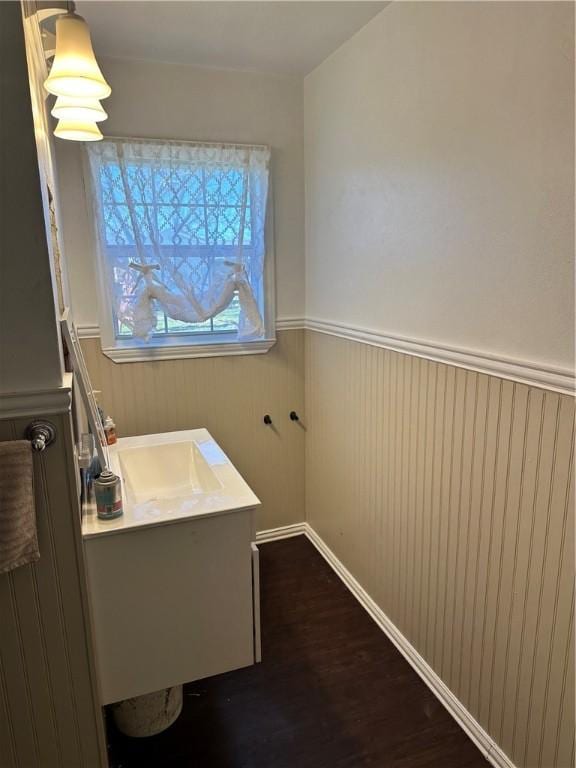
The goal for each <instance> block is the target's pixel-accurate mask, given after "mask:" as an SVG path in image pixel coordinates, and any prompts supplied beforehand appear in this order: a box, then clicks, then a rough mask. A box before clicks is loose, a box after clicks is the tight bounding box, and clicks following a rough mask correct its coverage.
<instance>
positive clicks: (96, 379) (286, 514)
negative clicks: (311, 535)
mask: <svg viewBox="0 0 576 768" xmlns="http://www.w3.org/2000/svg"><path fill="white" fill-rule="evenodd" d="M82 348H83V350H84V355H85V357H86V364H87V366H88V370H89V372H90V377H91V380H92V385H93V387H94V388H95V389H96V390H100V392H101V394H99V395H98V399H99V401H100V403H101V404H102V406H103V408H104V409H105V411H106V412H107V413H110V414H111V415H112V416H113V417H114V420H115V422H116V426H117V430H118V434H119V435H120V436H128V435H142V434H146V433H149V434H150V433H155V432H169V431H172V430H179V429H194V428H196V427H206V429H208V431H209V432H210V433H211V434H212V435H213V437H214V438H215V440H216V441H217V442H218V443H219V444H220V445H221V446H222V448H223V449H224V450H225V451H226V453H227V454H228V456H229V457H230V459H231V460H232V462H233V463H234V465H235V466H236V467H237V468H238V470H239V471H240V473H241V474H242V475H243V477H244V478H245V480H246V481H247V482H248V484H249V485H250V486H251V488H252V489H253V490H254V492H255V493H256V495H257V496H258V497H259V499H260V500H261V502H262V507H261V508H260V510H259V511H258V521H257V522H258V528H259V529H262V528H275V527H277V526H281V525H288V524H290V523H293V522H298V521H300V520H302V518H303V516H304V434H305V432H304V429H303V428H302V426H301V425H300V424H298V423H295V422H293V421H290V418H289V413H290V411H292V410H295V411H296V412H298V413H302V412H303V408H304V331H303V330H290V331H280V332H279V333H278V341H277V343H276V344H275V345H274V347H272V349H271V350H270V351H269V352H268V353H267V354H265V355H239V356H232V357H211V358H198V359H184V360H159V361H157V362H140V363H122V364H118V363H113V362H112V361H111V360H110V359H109V358H108V357H106V356H105V355H104V354H102V351H101V349H100V340H99V339H97V338H84V339H82ZM265 414H269V415H270V416H271V418H272V425H271V426H266V425H265V424H264V423H263V421H262V419H263V416H264V415H265Z"/></svg>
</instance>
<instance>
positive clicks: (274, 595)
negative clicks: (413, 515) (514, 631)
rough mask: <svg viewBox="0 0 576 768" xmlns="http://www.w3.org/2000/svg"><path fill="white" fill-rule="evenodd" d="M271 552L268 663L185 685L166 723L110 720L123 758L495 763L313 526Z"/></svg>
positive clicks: (265, 559) (166, 766)
mask: <svg viewBox="0 0 576 768" xmlns="http://www.w3.org/2000/svg"><path fill="white" fill-rule="evenodd" d="M260 551H261V558H260V562H261V586H262V646H263V656H264V661H263V662H262V663H261V664H258V665H256V666H253V667H250V668H248V669H243V670H238V671H237V672H230V673H228V674H225V675H220V676H218V677H213V678H210V679H208V680H202V681H200V682H197V683H192V684H189V685H187V686H185V688H184V710H183V712H182V715H181V716H180V718H179V720H178V721H177V722H176V723H175V724H174V725H173V726H172V727H171V728H169V729H168V730H167V731H165V732H164V733H162V734H160V735H158V736H154V737H151V738H148V739H127V738H125V737H122V736H121V735H120V734H118V733H117V732H115V731H114V729H113V728H110V734H109V737H110V754H111V763H112V765H113V766H114V768H132V766H134V767H136V766H138V768H143V767H144V766H158V767H159V768H160V767H161V768H176V767H177V766H178V767H180V766H182V768H184V767H185V766H186V767H187V768H188V767H190V768H192V766H194V767H196V766H197V767H198V768H360V767H361V766H362V767H363V766H372V767H373V768H432V767H433V768H480V767H482V768H485V766H487V765H488V763H487V762H486V761H485V760H484V759H483V757H482V756H481V754H480V753H479V752H478V750H477V749H476V747H475V746H474V745H473V744H472V742H471V741H470V740H469V739H468V737H467V736H466V735H465V734H464V732H463V731H462V730H461V729H460V728H459V727H458V725H457V724H456V723H455V722H454V720H453V719H452V718H451V717H450V715H448V713H447V712H446V710H445V709H444V708H443V707H442V706H441V705H440V704H439V703H438V701H437V700H436V698H435V697H434V696H433V695H432V693H431V692H430V691H429V690H428V688H427V687H426V686H425V685H424V683H423V682H422V681H421V680H420V678H419V677H418V676H417V675H416V673H415V672H414V671H413V670H412V669H411V667H410V666H409V665H408V663H407V662H406V661H405V660H404V659H403V657H402V656H401V655H400V654H399V653H398V651H397V650H396V649H395V648H394V646H393V645H392V644H391V643H390V642H389V641H388V640H387V639H386V637H385V636H384V634H383V633H382V632H381V630H380V629H379V628H378V627H377V626H376V624H374V622H373V621H372V620H371V619H370V617H369V616H368V614H367V613H366V612H365V611H364V610H363V608H362V607H361V606H360V605H359V604H358V603H357V602H356V600H355V599H354V598H353V597H352V595H351V594H350V593H349V592H348V590H347V589H346V588H345V587H344V585H343V584H342V583H341V582H340V580H339V579H338V577H337V576H336V575H335V574H334V573H333V571H332V570H331V569H330V567H329V566H328V565H327V564H326V563H325V562H324V560H323V559H322V557H321V556H320V555H319V554H318V553H317V552H316V550H315V549H314V547H313V546H312V545H311V544H310V542H309V541H308V540H307V539H306V538H304V537H303V536H299V537H297V538H292V539H286V540H284V541H277V542H272V543H269V544H265V545H263V546H262V547H261V548H260Z"/></svg>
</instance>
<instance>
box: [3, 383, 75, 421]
mask: <svg viewBox="0 0 576 768" xmlns="http://www.w3.org/2000/svg"><path fill="white" fill-rule="evenodd" d="M71 407H72V374H71V373H66V374H64V376H63V380H62V385H61V386H60V387H56V388H55V389H39V390H29V391H23V392H0V420H3V419H15V418H19V417H21V416H24V417H25V416H43V415H47V414H51V413H67V412H68V411H69V410H70V409H71Z"/></svg>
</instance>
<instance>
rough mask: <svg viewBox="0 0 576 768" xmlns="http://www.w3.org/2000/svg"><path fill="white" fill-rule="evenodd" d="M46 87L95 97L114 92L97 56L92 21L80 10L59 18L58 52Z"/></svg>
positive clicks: (63, 93)
mask: <svg viewBox="0 0 576 768" xmlns="http://www.w3.org/2000/svg"><path fill="white" fill-rule="evenodd" d="M44 87H45V88H46V90H47V91H48V93H53V94H54V95H55V96H73V97H88V98H92V99H105V98H107V97H108V96H110V93H111V92H112V89H111V88H110V86H109V85H108V83H107V82H106V80H104V76H103V75H102V72H101V71H100V67H99V66H98V62H97V61H96V57H95V56H94V51H93V50H92V42H91V40H90V30H89V28H88V24H86V22H85V21H84V19H83V18H82V16H78V15H77V14H76V13H73V12H71V13H67V14H65V15H64V16H60V17H58V19H57V20H56V55H55V56H54V62H53V64H52V69H51V70H50V74H49V76H48V79H47V80H46V82H45V83H44Z"/></svg>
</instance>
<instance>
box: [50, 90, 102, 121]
mask: <svg viewBox="0 0 576 768" xmlns="http://www.w3.org/2000/svg"><path fill="white" fill-rule="evenodd" d="M51 114H52V116H53V117H55V118H57V119H58V120H66V121H69V120H72V121H78V120H79V121H80V122H83V123H100V122H101V121H102V120H106V118H107V117H108V115H107V114H106V112H105V110H104V109H103V107H102V105H101V104H100V102H99V101H98V99H91V98H87V97H78V96H58V98H57V99H56V103H55V104H54V106H53V107H52V113H51Z"/></svg>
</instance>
